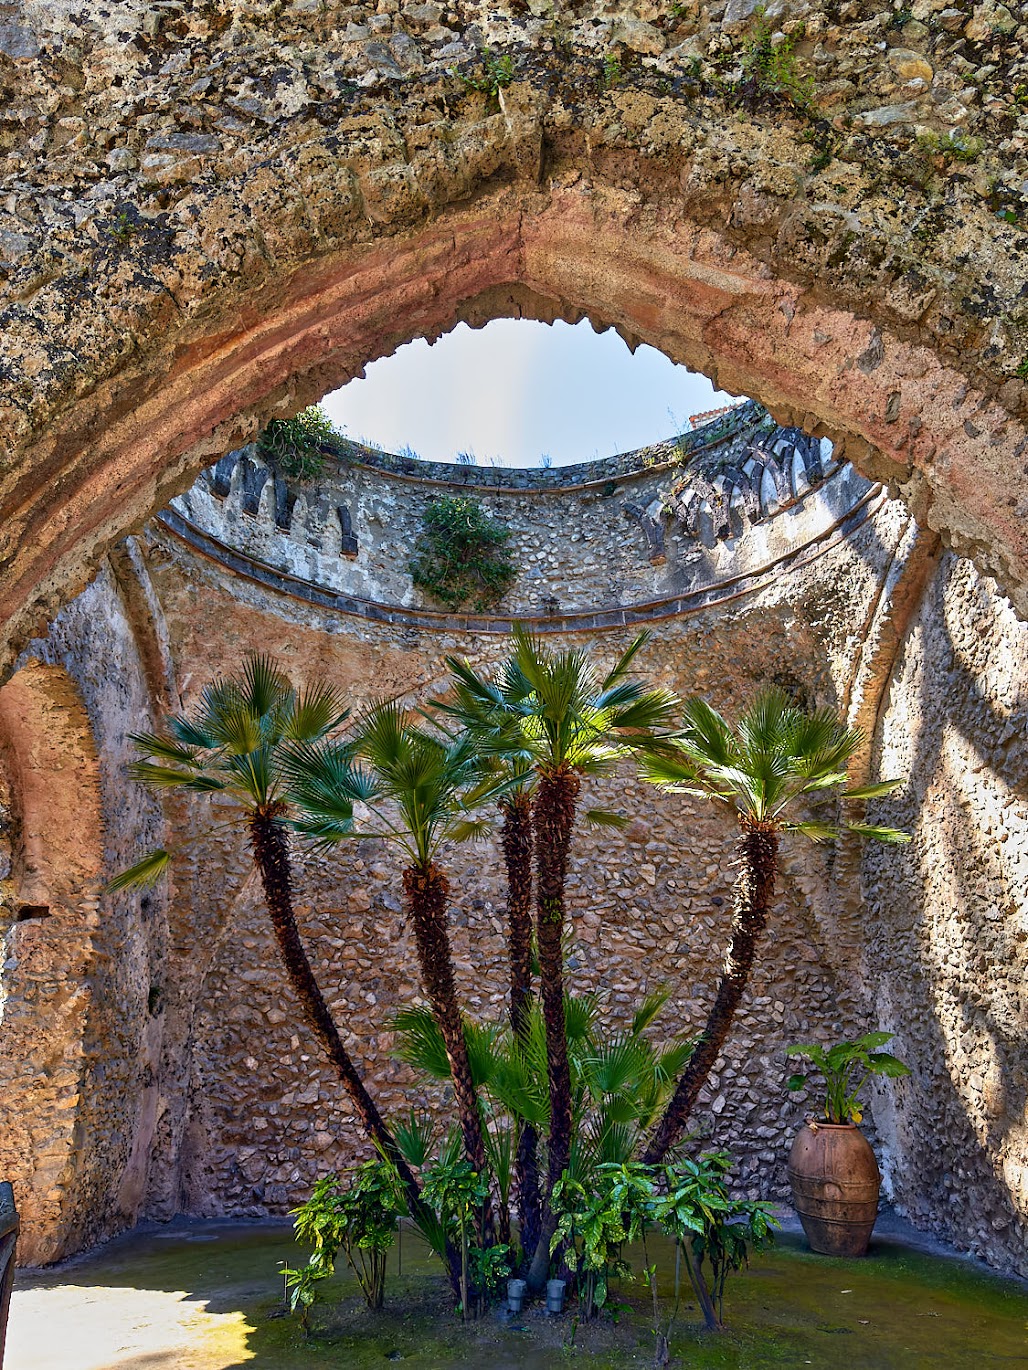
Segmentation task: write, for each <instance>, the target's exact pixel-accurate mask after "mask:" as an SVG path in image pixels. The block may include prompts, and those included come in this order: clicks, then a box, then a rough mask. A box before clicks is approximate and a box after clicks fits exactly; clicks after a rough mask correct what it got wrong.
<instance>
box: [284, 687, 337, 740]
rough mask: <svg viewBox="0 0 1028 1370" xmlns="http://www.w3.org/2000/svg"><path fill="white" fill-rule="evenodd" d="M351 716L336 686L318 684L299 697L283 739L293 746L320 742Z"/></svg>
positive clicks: (289, 715) (285, 728) (287, 722)
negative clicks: (295, 743) (301, 743)
mask: <svg viewBox="0 0 1028 1370" xmlns="http://www.w3.org/2000/svg"><path fill="white" fill-rule="evenodd" d="M349 716H350V710H349V709H348V708H346V706H345V705H344V703H343V699H342V695H341V694H340V693H339V691H338V690H336V689H335V688H334V687H333V686H332V685H329V684H327V683H324V682H317V683H315V684H313V685H308V687H307V688H306V689H305V690H304V691H303V692H302V693H301V694H300V695H299V696H298V697H297V699H296V702H295V704H294V705H293V708H292V709H291V710H290V712H289V714H288V715H287V717H286V720H285V727H284V729H283V737H284V738H285V739H286V740H287V741H289V742H307V743H311V742H318V741H320V739H321V738H323V737H325V736H327V734H328V733H330V732H333V731H334V730H335V729H336V728H338V727H339V725H340V724H341V723H343V722H345V720H346V719H347V718H349Z"/></svg>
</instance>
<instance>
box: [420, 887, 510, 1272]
mask: <svg viewBox="0 0 1028 1370" xmlns="http://www.w3.org/2000/svg"><path fill="white" fill-rule="evenodd" d="M403 893H404V899H405V900H406V904H407V913H408V916H409V918H410V922H411V924H412V926H413V928H414V940H415V942H416V943H417V948H418V961H419V962H420V965H421V983H422V987H423V988H424V991H425V993H426V994H427V995H428V1000H429V1003H430V1004H431V1005H432V1013H433V1015H434V1017H435V1020H436V1023H437V1024H438V1025H439V1031H440V1032H441V1033H442V1036H443V1042H444V1043H445V1045H446V1056H447V1059H448V1060H449V1062H450V1078H451V1080H452V1082H453V1097H454V1102H455V1104H456V1106H457V1117H458V1119H459V1121H460V1128H461V1132H462V1133H463V1135H464V1153H465V1155H466V1156H467V1158H468V1160H469V1161H470V1162H471V1164H472V1165H473V1166H474V1168H475V1170H476V1171H477V1172H478V1173H479V1174H480V1175H488V1173H489V1170H488V1165H487V1162H486V1151H485V1139H484V1138H483V1136H482V1115H481V1113H480V1112H479V1108H478V1095H477V1093H476V1091H475V1084H474V1081H473V1079H472V1077H471V1062H470V1061H469V1060H468V1044H467V1041H466V1040H465V1037H464V1020H463V1018H462V1017H461V1012H460V1004H459V1001H458V999H457V985H456V981H455V980H454V976H453V958H452V956H451V954H450V935H449V932H448V930H447V926H446V904H447V899H448V897H449V893H450V882H449V881H448V880H447V878H446V876H445V875H444V874H443V872H442V871H441V870H440V869H439V867H438V866H436V865H434V864H433V863H431V862H428V863H426V864H419V865H416V866H409V867H408V868H407V869H406V870H405V871H404V873H403ZM482 1230H483V1234H484V1237H485V1244H486V1245H490V1244H491V1243H492V1240H493V1224H492V1212H491V1206H490V1204H489V1203H488V1201H487V1202H486V1204H485V1206H484V1211H483V1214H482Z"/></svg>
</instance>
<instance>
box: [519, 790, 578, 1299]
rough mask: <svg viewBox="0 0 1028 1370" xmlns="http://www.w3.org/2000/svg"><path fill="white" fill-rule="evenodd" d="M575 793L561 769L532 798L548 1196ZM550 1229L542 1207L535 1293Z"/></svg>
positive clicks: (563, 1046)
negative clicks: (547, 1092) (546, 1095)
mask: <svg viewBox="0 0 1028 1370" xmlns="http://www.w3.org/2000/svg"><path fill="white" fill-rule="evenodd" d="M580 789H581V781H580V780H579V778H578V776H577V775H576V774H575V772H574V771H571V770H563V769H562V770H558V771H555V772H553V773H552V774H544V775H542V776H540V779H539V786H538V789H537V791H536V799H535V839H536V842H535V861H536V941H537V943H538V947H539V988H540V992H541V997H542V1003H543V1022H544V1024H545V1027H546V1066H547V1073H548V1076H549V1085H550V1135H549V1138H548V1141H547V1158H548V1159H547V1173H546V1193H547V1196H549V1195H550V1194H552V1192H553V1187H554V1185H555V1184H556V1183H557V1181H558V1180H559V1179H560V1177H561V1175H563V1173H564V1171H565V1170H566V1169H567V1165H568V1160H569V1159H570V1156H571V1103H572V1101H571V1067H570V1065H569V1063H568V1039H567V1025H566V1023H565V1020H564V887H565V884H566V882H567V872H568V856H569V854H570V851H571V838H572V834H573V833H574V827H575V804H576V801H577V799H578V792H579V790H580ZM556 1228H557V1215H556V1214H555V1213H554V1212H553V1211H552V1209H551V1208H550V1206H549V1204H547V1205H546V1209H545V1212H544V1213H543V1215H542V1221H541V1224H540V1232H539V1240H538V1242H537V1243H536V1249H535V1254H534V1256H533V1258H532V1264H531V1266H530V1268H529V1272H528V1283H529V1288H530V1289H531V1290H532V1292H533V1293H538V1291H539V1290H540V1289H542V1287H543V1285H544V1284H545V1282H546V1275H547V1271H548V1269H549V1264H550V1239H551V1237H552V1236H553V1234H554V1232H555V1231H556Z"/></svg>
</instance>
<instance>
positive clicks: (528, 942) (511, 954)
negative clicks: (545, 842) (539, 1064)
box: [501, 793, 541, 1258]
mask: <svg viewBox="0 0 1028 1370" xmlns="http://www.w3.org/2000/svg"><path fill="white" fill-rule="evenodd" d="M501 809H502V812H503V831H502V834H501V845H502V847H503V860H504V864H505V866H506V869H507V954H508V960H509V962H510V1025H511V1030H512V1031H513V1033H514V1039H515V1041H516V1042H517V1043H519V1044H521V1045H523V1044H524V1042H525V1039H526V1038H527V1035H528V1021H529V1012H530V1010H531V1006H532V801H531V798H530V797H529V795H527V794H525V793H517V794H515V795H514V796H513V797H512V798H510V799H508V800H505V801H504V802H503V804H502V805H501ZM514 1181H515V1185H516V1187H517V1194H518V1213H519V1215H520V1218H521V1249H522V1251H524V1252H525V1253H527V1255H528V1257H529V1258H531V1256H532V1255H533V1254H534V1252H535V1248H536V1245H537V1244H538V1241H539V1224H540V1219H541V1201H540V1197H539V1137H538V1134H537V1133H536V1130H535V1128H534V1127H533V1126H532V1125H531V1123H525V1122H523V1123H522V1124H521V1126H520V1129H519V1131H518V1140H517V1149H516V1151H515V1154H514Z"/></svg>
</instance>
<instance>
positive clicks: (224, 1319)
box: [4, 1284, 253, 1370]
mask: <svg viewBox="0 0 1028 1370" xmlns="http://www.w3.org/2000/svg"><path fill="white" fill-rule="evenodd" d="M251 1331H252V1329H251V1327H250V1325H249V1323H248V1322H247V1319H246V1315H245V1314H244V1313H241V1312H230V1313H209V1312H208V1311H207V1306H206V1300H200V1301H197V1300H194V1299H189V1298H187V1297H186V1294H185V1291H183V1290H178V1291H174V1292H170V1291H165V1290H154V1289H119V1288H110V1287H107V1288H105V1287H103V1286H100V1285H95V1286H85V1287H83V1286H82V1285H80V1284H69V1285H50V1284H47V1285H45V1286H42V1287H39V1288H34V1289H18V1290H15V1292H14V1296H13V1298H12V1300H11V1320H10V1325H9V1328H8V1334H7V1353H6V1355H5V1357H4V1370H173V1367H174V1370H226V1367H228V1366H237V1365H241V1364H243V1363H245V1362H246V1361H248V1360H252V1359H253V1355H252V1352H250V1351H248V1350H247V1349H246V1343H247V1337H248V1334H249V1333H250V1332H251Z"/></svg>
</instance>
